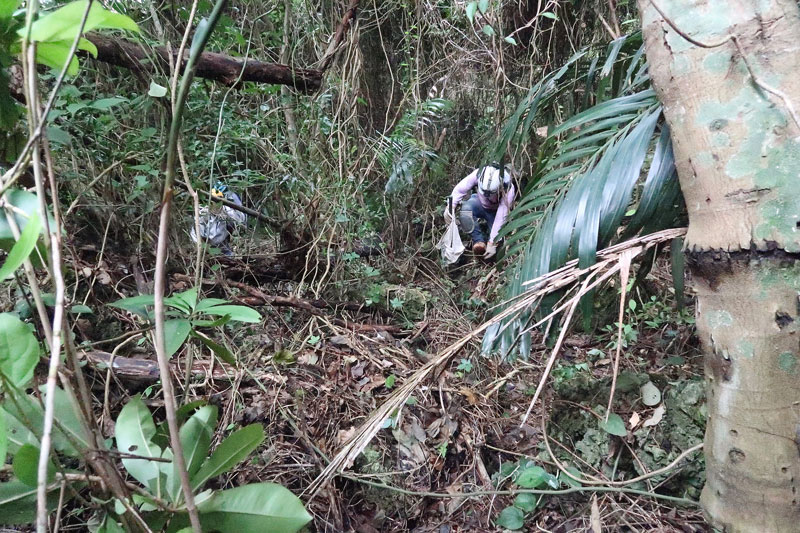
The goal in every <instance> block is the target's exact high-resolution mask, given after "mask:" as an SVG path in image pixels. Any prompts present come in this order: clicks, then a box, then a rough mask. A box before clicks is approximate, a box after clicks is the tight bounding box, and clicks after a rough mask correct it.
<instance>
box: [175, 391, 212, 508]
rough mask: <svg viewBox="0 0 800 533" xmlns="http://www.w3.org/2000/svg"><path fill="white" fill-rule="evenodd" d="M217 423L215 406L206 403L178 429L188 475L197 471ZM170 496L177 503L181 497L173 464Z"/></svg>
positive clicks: (177, 475) (206, 452)
mask: <svg viewBox="0 0 800 533" xmlns="http://www.w3.org/2000/svg"><path fill="white" fill-rule="evenodd" d="M216 425H217V407H216V406H214V405H206V406H205V407H201V408H200V409H198V410H197V412H195V413H194V414H193V415H192V416H191V417H190V418H189V420H187V421H186V423H185V424H184V425H183V427H181V429H180V439H181V446H182V447H183V458H184V461H185V462H186V471H187V472H189V477H190V478H191V476H193V475H194V474H196V473H197V471H198V470H199V469H200V467H201V466H202V464H203V461H205V459H206V456H207V455H208V448H209V446H210V445H211V439H212V437H213V436H214V428H215V427H216ZM169 491H170V496H171V497H172V501H173V502H174V503H177V502H178V501H179V500H180V497H181V483H180V477H179V474H178V472H177V469H176V467H175V465H173V472H172V474H171V475H170V487H169Z"/></svg>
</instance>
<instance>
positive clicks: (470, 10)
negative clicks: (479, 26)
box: [467, 2, 478, 24]
mask: <svg viewBox="0 0 800 533" xmlns="http://www.w3.org/2000/svg"><path fill="white" fill-rule="evenodd" d="M476 11H478V2H470V3H469V4H467V18H468V19H469V23H470V24H474V23H475V12H476Z"/></svg>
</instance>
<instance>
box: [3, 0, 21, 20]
mask: <svg viewBox="0 0 800 533" xmlns="http://www.w3.org/2000/svg"><path fill="white" fill-rule="evenodd" d="M21 3H22V0H0V19H7V18H9V17H11V15H13V14H14V11H16V10H17V8H18V7H19V5H20V4H21Z"/></svg>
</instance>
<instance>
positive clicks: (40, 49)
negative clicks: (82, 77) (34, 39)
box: [36, 41, 78, 76]
mask: <svg viewBox="0 0 800 533" xmlns="http://www.w3.org/2000/svg"><path fill="white" fill-rule="evenodd" d="M71 47H72V41H56V42H51V43H39V44H37V45H36V62H37V63H41V64H42V65H47V66H48V67H52V68H54V69H61V68H62V67H63V66H64V64H65V63H66V62H67V58H68V57H69V51H70V49H71ZM67 74H69V75H70V76H76V75H77V74H78V59H77V58H76V57H74V56H73V57H72V58H70V61H69V65H68V66H67Z"/></svg>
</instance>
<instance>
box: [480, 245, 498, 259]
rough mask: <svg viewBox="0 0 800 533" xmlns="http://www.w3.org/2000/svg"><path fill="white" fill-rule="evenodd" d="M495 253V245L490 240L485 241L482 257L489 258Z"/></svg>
mask: <svg viewBox="0 0 800 533" xmlns="http://www.w3.org/2000/svg"><path fill="white" fill-rule="evenodd" d="M496 253H497V245H496V244H495V243H493V242H491V241H489V242H488V243H486V252H485V253H484V254H483V258H484V259H491V258H492V257H494V256H495V254H496Z"/></svg>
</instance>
